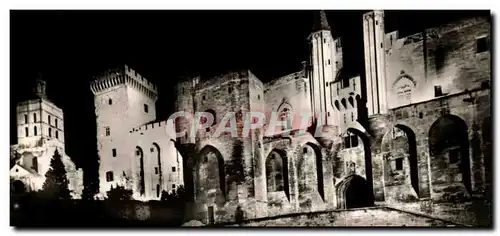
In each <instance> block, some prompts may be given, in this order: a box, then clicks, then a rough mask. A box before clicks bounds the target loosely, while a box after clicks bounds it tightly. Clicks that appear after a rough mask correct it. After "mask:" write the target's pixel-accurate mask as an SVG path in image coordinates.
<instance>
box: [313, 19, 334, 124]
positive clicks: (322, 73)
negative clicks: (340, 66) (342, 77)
mask: <svg viewBox="0 0 500 236" xmlns="http://www.w3.org/2000/svg"><path fill="white" fill-rule="evenodd" d="M330 30H331V29H330V25H329V24H328V20H327V19H326V14H325V12H324V11H320V12H318V13H316V15H315V19H314V25H313V31H312V33H311V34H310V35H309V38H308V39H309V42H310V59H309V61H310V64H311V66H312V70H311V71H310V74H309V76H308V77H309V78H310V88H311V107H312V112H313V114H314V117H315V120H316V121H317V120H318V119H321V120H322V124H323V125H327V124H328V125H331V124H332V121H333V119H332V118H333V116H332V117H328V114H331V113H332V112H333V109H332V108H333V107H332V104H331V102H330V100H331V99H330V96H331V91H330V83H331V82H333V81H334V79H335V75H336V66H335V59H336V46H335V41H334V39H333V36H332V33H331V31H330Z"/></svg>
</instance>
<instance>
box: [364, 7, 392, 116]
mask: <svg viewBox="0 0 500 236" xmlns="http://www.w3.org/2000/svg"><path fill="white" fill-rule="evenodd" d="M384 37H385V27H384V12H383V11H380V10H377V11H372V12H368V13H366V14H364V15H363V40H364V51H365V72H366V95H367V104H366V106H367V107H368V115H369V116H370V115H376V114H385V113H387V92H386V90H387V88H386V78H385V65H386V63H385V49H384V48H385V46H384Z"/></svg>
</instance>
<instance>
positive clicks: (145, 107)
mask: <svg viewBox="0 0 500 236" xmlns="http://www.w3.org/2000/svg"><path fill="white" fill-rule="evenodd" d="M144 112H146V113H148V105H147V104H144Z"/></svg>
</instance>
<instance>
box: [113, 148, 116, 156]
mask: <svg viewBox="0 0 500 236" xmlns="http://www.w3.org/2000/svg"><path fill="white" fill-rule="evenodd" d="M112 152H113V157H116V148H113V150H112Z"/></svg>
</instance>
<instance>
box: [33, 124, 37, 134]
mask: <svg viewBox="0 0 500 236" xmlns="http://www.w3.org/2000/svg"><path fill="white" fill-rule="evenodd" d="M36 131H37V130H36V126H35V127H33V135H35V136H36V135H37V132H36Z"/></svg>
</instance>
